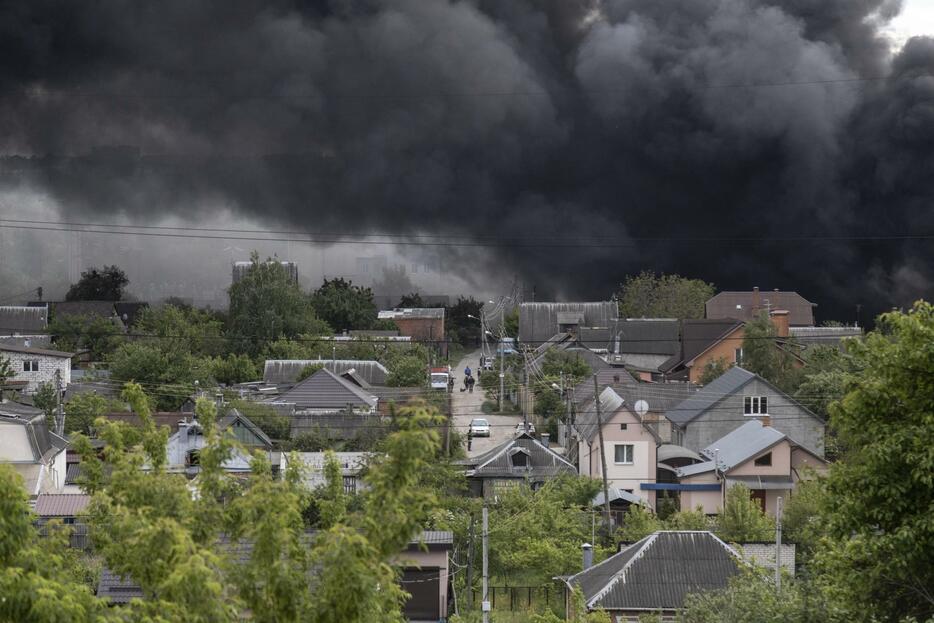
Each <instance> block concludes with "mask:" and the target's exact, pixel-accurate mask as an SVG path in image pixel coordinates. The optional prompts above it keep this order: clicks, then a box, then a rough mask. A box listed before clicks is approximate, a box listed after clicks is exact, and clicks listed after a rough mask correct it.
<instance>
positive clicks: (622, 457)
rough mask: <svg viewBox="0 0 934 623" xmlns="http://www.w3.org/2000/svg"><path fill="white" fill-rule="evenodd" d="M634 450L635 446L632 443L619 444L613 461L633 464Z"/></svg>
mask: <svg viewBox="0 0 934 623" xmlns="http://www.w3.org/2000/svg"><path fill="white" fill-rule="evenodd" d="M632 450H633V446H632V444H630V443H627V444H617V445H616V447H615V456H614V457H613V461H614V462H615V463H623V464H628V465H632V455H633V452H632Z"/></svg>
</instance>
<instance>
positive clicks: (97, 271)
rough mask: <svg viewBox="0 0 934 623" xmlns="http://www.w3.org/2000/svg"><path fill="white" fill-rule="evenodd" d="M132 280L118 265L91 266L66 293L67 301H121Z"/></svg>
mask: <svg viewBox="0 0 934 623" xmlns="http://www.w3.org/2000/svg"><path fill="white" fill-rule="evenodd" d="M129 283H130V280H129V279H128V278H127V276H126V273H125V272H123V270H121V269H120V268H119V267H118V266H104V267H103V268H89V269H88V270H86V271H84V272H82V273H81V278H80V279H79V280H78V282H77V283H75V284H72V286H71V287H70V288H69V289H68V292H67V293H66V294H65V300H66V301H119V300H121V299H122V298H123V292H124V289H125V288H126V287H127V285H129Z"/></svg>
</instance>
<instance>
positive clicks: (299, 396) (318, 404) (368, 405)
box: [271, 368, 379, 415]
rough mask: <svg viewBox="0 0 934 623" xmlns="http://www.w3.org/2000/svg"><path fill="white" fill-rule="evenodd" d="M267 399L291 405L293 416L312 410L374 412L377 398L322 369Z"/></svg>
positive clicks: (310, 412)
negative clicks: (271, 398) (273, 397)
mask: <svg viewBox="0 0 934 623" xmlns="http://www.w3.org/2000/svg"><path fill="white" fill-rule="evenodd" d="M271 402H275V403H280V404H282V403H285V404H292V405H294V411H295V414H296V415H301V414H313V413H334V412H337V411H344V412H348V413H364V414H365V413H374V412H376V410H377V406H378V403H379V399H378V398H377V397H376V396H374V395H373V394H372V393H370V392H368V391H366V390H364V389H363V388H361V387H359V386H357V385H356V384H355V383H352V382H350V381H349V380H347V379H345V378H342V377H340V376H338V375H337V374H334V373H333V372H331V371H330V370H328V369H326V368H322V369H321V370H318V371H317V372H315V373H314V374H312V375H311V376H309V377H308V378H307V379H305V380H303V381H300V382H299V383H297V384H296V385H295V386H294V387H292V388H291V389H289V390H288V391H286V392H284V393H283V394H281V395H280V396H278V397H276V398H275V399H273V400H272V401H271Z"/></svg>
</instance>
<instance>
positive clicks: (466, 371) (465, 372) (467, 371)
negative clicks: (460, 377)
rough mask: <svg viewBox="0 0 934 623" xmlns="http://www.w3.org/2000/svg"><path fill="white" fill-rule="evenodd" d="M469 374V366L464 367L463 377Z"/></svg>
mask: <svg viewBox="0 0 934 623" xmlns="http://www.w3.org/2000/svg"><path fill="white" fill-rule="evenodd" d="M468 376H470V366H467V367H465V368H464V377H465V378H466V377H468Z"/></svg>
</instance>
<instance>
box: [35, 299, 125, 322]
mask: <svg viewBox="0 0 934 623" xmlns="http://www.w3.org/2000/svg"><path fill="white" fill-rule="evenodd" d="M51 305H52V317H53V318H54V317H56V316H99V317H101V318H110V317H112V316H114V315H115V314H116V311H115V309H114V301H60V302H57V303H52V304H51Z"/></svg>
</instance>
